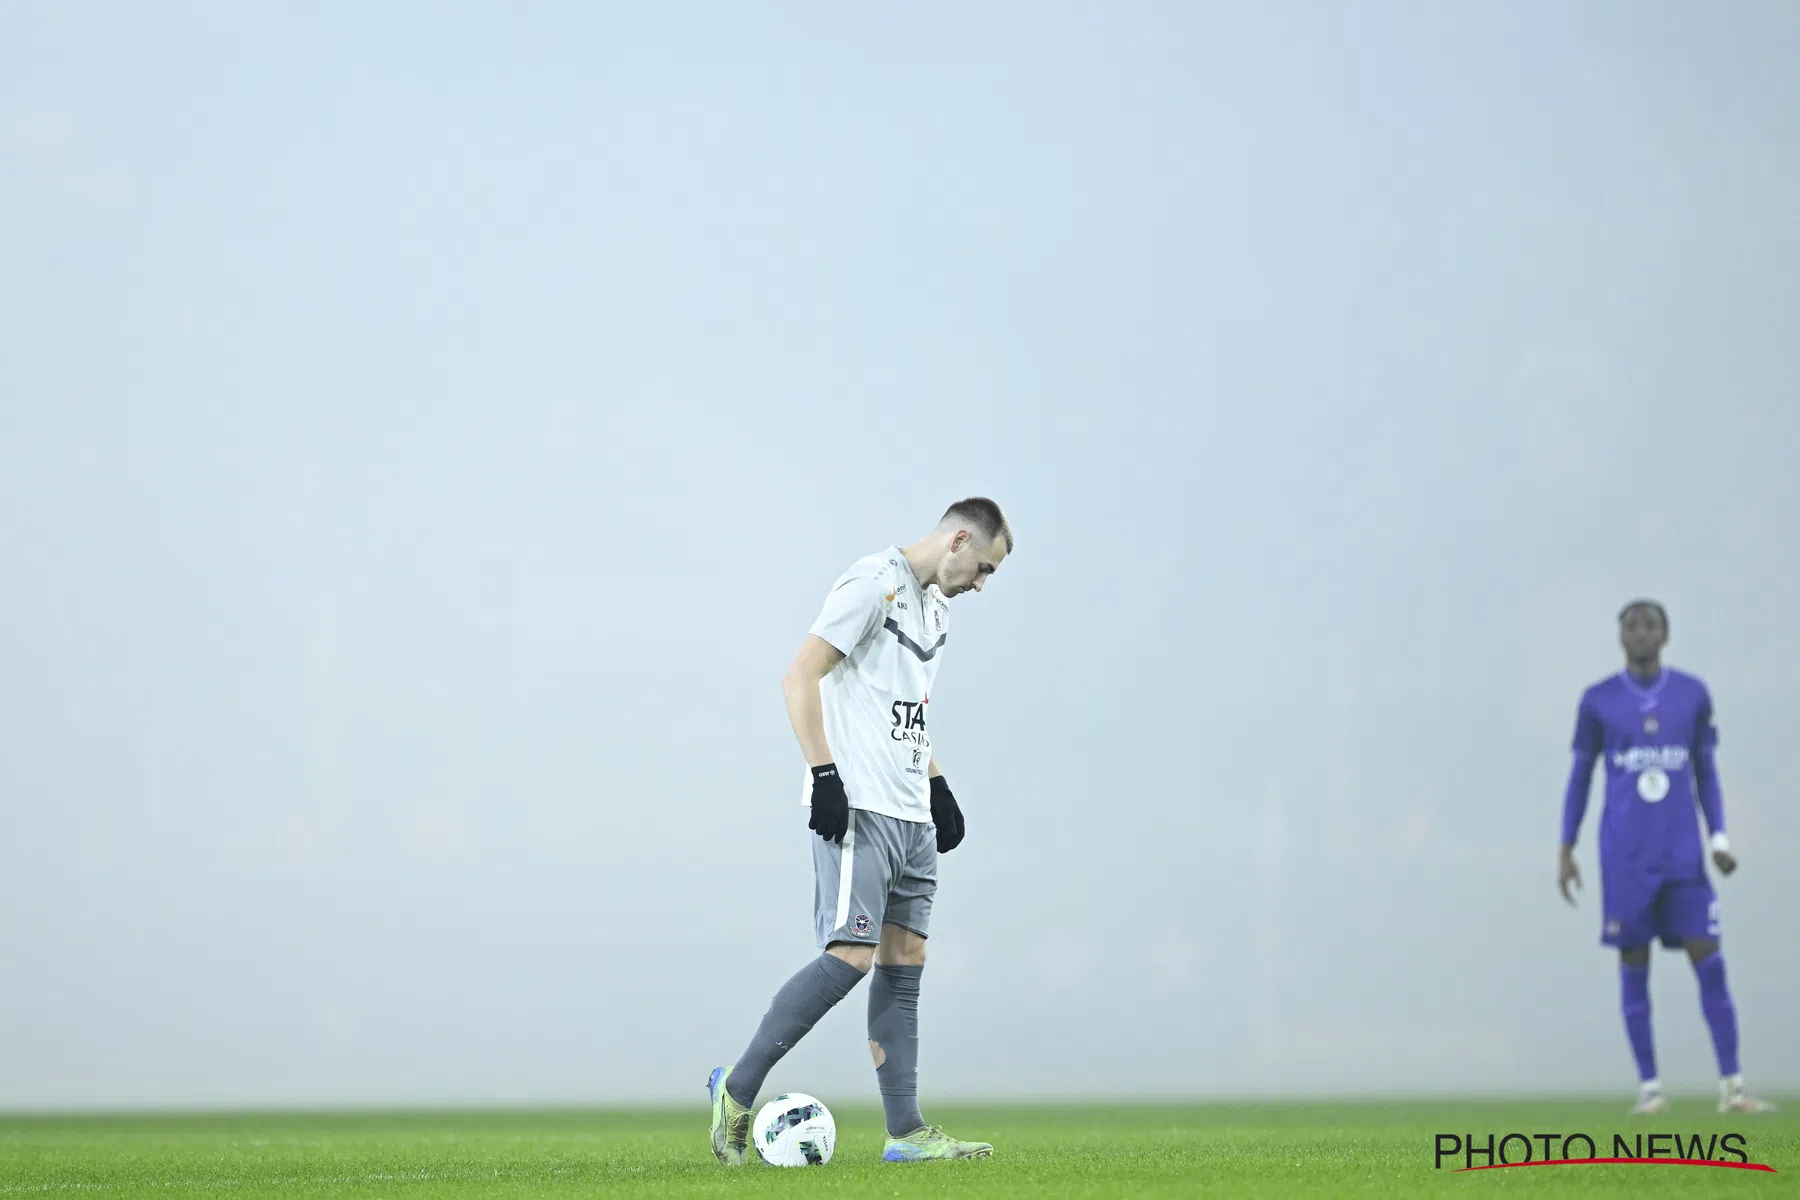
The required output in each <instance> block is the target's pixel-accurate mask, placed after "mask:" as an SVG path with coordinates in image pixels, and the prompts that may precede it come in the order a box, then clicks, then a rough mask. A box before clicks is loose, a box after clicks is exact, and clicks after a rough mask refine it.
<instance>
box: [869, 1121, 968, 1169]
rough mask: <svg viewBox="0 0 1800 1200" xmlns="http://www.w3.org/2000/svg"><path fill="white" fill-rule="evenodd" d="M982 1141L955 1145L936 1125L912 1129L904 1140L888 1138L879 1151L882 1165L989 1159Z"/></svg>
mask: <svg viewBox="0 0 1800 1200" xmlns="http://www.w3.org/2000/svg"><path fill="white" fill-rule="evenodd" d="M993 1156H994V1148H993V1147H992V1146H990V1145H988V1144H987V1143H986V1142H959V1141H957V1140H956V1139H955V1138H953V1137H951V1136H950V1135H949V1134H947V1133H945V1132H944V1131H943V1130H941V1129H939V1128H938V1127H937V1126H936V1125H926V1126H924V1127H923V1128H921V1129H915V1130H913V1131H912V1132H911V1133H909V1134H907V1135H906V1136H905V1137H891V1138H889V1139H888V1140H887V1148H886V1149H885V1150H883V1151H882V1152H881V1160H882V1161H883V1162H925V1161H926V1160H928V1159H933V1158H992V1157H993Z"/></svg>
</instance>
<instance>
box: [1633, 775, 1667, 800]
mask: <svg viewBox="0 0 1800 1200" xmlns="http://www.w3.org/2000/svg"><path fill="white" fill-rule="evenodd" d="M1668 794H1669V776H1668V773H1667V772H1666V771H1664V770H1663V769H1662V768H1661V767H1651V768H1649V769H1648V770H1646V771H1645V772H1644V773H1643V774H1642V775H1639V776H1638V795H1639V796H1640V797H1642V798H1643V800H1644V803H1646V804H1655V803H1656V802H1657V801H1659V800H1661V799H1662V798H1663V797H1664V796H1667V795H1668Z"/></svg>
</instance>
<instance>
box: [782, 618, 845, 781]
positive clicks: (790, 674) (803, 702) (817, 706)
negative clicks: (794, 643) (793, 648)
mask: <svg viewBox="0 0 1800 1200" xmlns="http://www.w3.org/2000/svg"><path fill="white" fill-rule="evenodd" d="M843 660H844V652H843V651H842V650H839V649H838V648H837V647H836V646H833V645H832V644H831V643H830V642H828V641H826V640H825V639H824V638H822V637H819V636H818V635H817V634H812V633H809V634H807V635H806V641H805V642H803V643H801V646H800V653H798V654H796V655H794V661H793V663H792V664H791V665H790V666H789V667H788V669H787V673H786V674H785V675H783V676H782V677H781V693H782V695H783V696H784V697H786V699H787V712H788V722H789V724H791V725H793V727H794V737H795V738H796V739H798V740H799V742H800V753H802V754H804V755H805V756H806V765H807V766H809V767H822V766H824V765H825V764H826V763H828V762H830V761H831V747H830V745H829V744H827V743H826V741H825V708H824V705H823V703H822V702H821V701H820V699H819V681H820V680H821V679H823V678H825V677H826V676H827V675H829V674H831V671H832V668H834V667H836V666H837V665H838V664H839V663H840V662H842V661H843Z"/></svg>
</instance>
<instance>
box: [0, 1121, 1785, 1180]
mask: <svg viewBox="0 0 1800 1200" xmlns="http://www.w3.org/2000/svg"><path fill="white" fill-rule="evenodd" d="M1621 1103H1622V1102H1621V1101H1618V1100H1613V1101H1608V1102H1605V1103H1599V1102H1569V1101H1546V1102H1542V1103H1533V1102H1527V1101H1519V1102H1508V1103H1468V1102H1444V1103H1425V1102H1408V1103H1384V1102H1366V1103H1354V1102H1350V1103H1294V1104H1269V1103H1245V1104H1230V1103H1215V1104H1203V1105H1175V1104H1171V1105H1135V1106H1123V1105H1113V1106H1106V1105H1094V1106H1084V1107H1075V1106H1067V1107H1019V1106H981V1107H957V1108H952V1107H937V1108H934V1109H932V1110H931V1113H930V1115H931V1116H932V1117H933V1119H935V1120H937V1121H940V1122H941V1123H942V1124H944V1126H945V1127H946V1128H948V1129H949V1130H950V1131H951V1132H952V1133H955V1134H957V1135H958V1136H961V1137H972V1138H983V1139H986V1140H990V1141H992V1142H993V1143H994V1144H995V1147H996V1150H995V1157H994V1158H992V1159H990V1160H988V1161H985V1162H945V1163H916V1164H887V1163H882V1162H880V1161H879V1158H880V1153H881V1137H880V1125H879V1114H878V1113H876V1112H874V1111H872V1110H869V1109H854V1108H849V1107H845V1108H841V1109H839V1110H837V1112H836V1116H837V1118H838V1125H839V1143H838V1148H837V1155H836V1157H835V1159H834V1160H833V1161H832V1162H831V1163H830V1164H829V1165H828V1166H825V1167H817V1168H807V1169H801V1170H776V1169H774V1168H771V1167H765V1166H762V1165H760V1164H756V1165H752V1166H749V1167H745V1168H743V1169H741V1170H735V1171H728V1170H726V1169H725V1168H723V1167H721V1166H719V1165H718V1164H717V1163H715V1162H714V1161H713V1159H712V1155H711V1153H710V1152H709V1150H708V1149H707V1142H706V1109H705V1107H704V1105H703V1104H696V1105H695V1106H694V1107H693V1108H692V1109H691V1110H688V1111H684V1112H672V1111H669V1110H666V1109H663V1110H655V1111H647V1112H641V1113H630V1112H620V1111H594V1112H562V1111H558V1112H534V1111H513V1112H498V1113H485V1112H454V1111H453V1112H437V1113H432V1112H426V1113H383V1112H354V1113H299V1114H295V1113H275V1114H234V1115H217V1116H204V1115H195V1116H116V1117H29V1116H14V1117H0V1198H4V1197H11V1196H32V1195H44V1196H59V1195H67V1196H87V1195H93V1196H103V1197H114V1196H120V1197H123V1196H162V1197H166V1196H181V1195H219V1196H233V1197H236V1196H371V1197H373V1196H384V1197H403V1198H404V1197H417V1198H419V1200H426V1198H435V1197H451V1196H457V1197H461V1196H499V1197H506V1196H557V1195H566V1196H615V1195H617V1196H804V1195H819V1196H983V1197H986V1196H1000V1197H1006V1196H1195V1195H1216V1196H1325V1195H1348V1194H1360V1195H1455V1196H1476V1195H1505V1196H1516V1195H1572V1196H1573V1195H1581V1196H1593V1195H1616V1196H1641V1195H1658V1196H1661V1195H1670V1196H1738V1195H1742V1196H1800V1112H1797V1111H1796V1109H1797V1107H1800V1106H1796V1105H1795V1104H1794V1103H1793V1102H1792V1101H1790V1102H1789V1103H1788V1104H1786V1105H1784V1107H1783V1111H1782V1112H1781V1113H1779V1114H1776V1115H1774V1116H1772V1117H1758V1118H1738V1117H1720V1116H1718V1115H1716V1114H1715V1113H1714V1112H1713V1110H1712V1105H1711V1103H1710V1102H1709V1101H1708V1100H1707V1099H1705V1098H1701V1097H1694V1098H1689V1099H1684V1100H1680V1101H1678V1102H1676V1103H1674V1104H1673V1105H1672V1108H1671V1111H1670V1113H1669V1114H1668V1115H1666V1116H1663V1117H1659V1118H1655V1119H1652V1120H1648V1121H1636V1122H1634V1121H1632V1120H1631V1119H1629V1118H1627V1117H1625V1116H1623V1115H1622V1114H1621ZM1657 1131H1660V1132H1673V1133H1678V1134H1682V1135H1688V1134H1693V1133H1699V1134H1702V1135H1710V1134H1713V1133H1721V1134H1723V1133H1726V1132H1731V1131H1738V1132H1742V1133H1743V1134H1744V1135H1745V1137H1746V1139H1747V1141H1748V1146H1747V1149H1748V1151H1749V1158H1750V1160H1751V1161H1752V1162H1763V1163H1768V1164H1770V1165H1772V1166H1773V1167H1775V1168H1776V1171H1777V1172H1778V1173H1777V1174H1767V1173H1763V1172H1756V1171H1745V1170H1726V1169H1720V1168H1713V1167H1682V1166H1574V1167H1525V1168H1516V1169H1511V1170H1502V1171H1476V1172H1471V1173H1465V1174H1454V1173H1452V1172H1451V1171H1450V1170H1449V1169H1443V1170H1434V1169H1433V1166H1432V1155H1433V1136H1434V1135H1435V1134H1437V1133H1440V1132H1445V1133H1449V1132H1454V1133H1459V1134H1465V1133H1478V1134H1481V1135H1483V1136H1485V1134H1487V1133H1489V1132H1493V1133H1496V1134H1505V1133H1509V1132H1519V1133H1526V1134H1533V1133H1558V1134H1566V1133H1576V1132H1581V1133H1586V1134H1589V1135H1590V1136H1592V1137H1594V1138H1596V1139H1597V1140H1598V1139H1601V1137H1602V1135H1605V1137H1606V1138H1607V1139H1610V1137H1611V1135H1612V1134H1613V1133H1614V1132H1623V1133H1627V1134H1628V1135H1629V1134H1637V1133H1649V1132H1657ZM1517 1147H1518V1144H1517V1143H1514V1154H1515V1156H1516V1155H1517V1153H1518V1149H1517ZM1600 1152H1601V1153H1602V1154H1606V1153H1609V1147H1608V1146H1607V1145H1606V1144H1605V1143H1603V1144H1602V1147H1601V1151H1600ZM1458 1165H1460V1164H1458Z"/></svg>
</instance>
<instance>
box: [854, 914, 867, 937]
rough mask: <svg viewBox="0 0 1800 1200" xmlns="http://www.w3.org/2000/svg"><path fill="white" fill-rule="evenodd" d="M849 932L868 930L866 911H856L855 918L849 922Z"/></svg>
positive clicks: (865, 931) (864, 931)
mask: <svg viewBox="0 0 1800 1200" xmlns="http://www.w3.org/2000/svg"><path fill="white" fill-rule="evenodd" d="M850 932H851V933H867V932H869V914H868V913H857V914H856V917H855V919H854V920H852V921H851V922H850Z"/></svg>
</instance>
